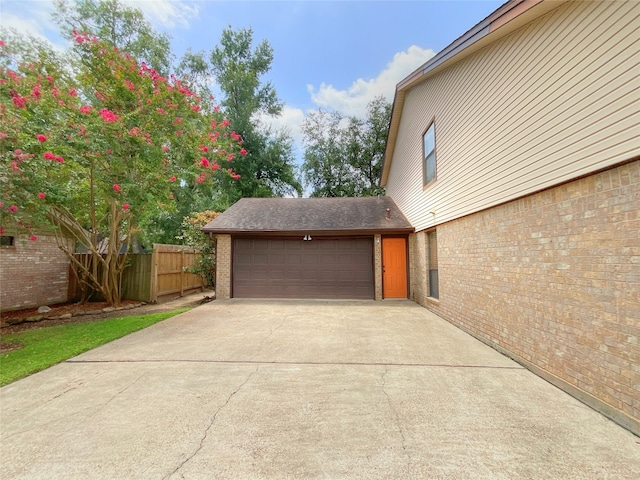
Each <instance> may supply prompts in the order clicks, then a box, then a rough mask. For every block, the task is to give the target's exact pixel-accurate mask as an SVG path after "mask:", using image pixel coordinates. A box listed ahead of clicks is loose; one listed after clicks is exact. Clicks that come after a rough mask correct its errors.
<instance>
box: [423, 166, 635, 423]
mask: <svg viewBox="0 0 640 480" xmlns="http://www.w3.org/2000/svg"><path fill="white" fill-rule="evenodd" d="M425 238H426V230H423V231H421V232H418V233H416V234H414V235H412V236H411V238H410V249H411V251H410V255H411V258H412V270H411V298H412V299H414V300H415V301H416V302H418V303H420V304H422V305H424V306H426V307H427V308H428V309H429V310H432V311H433V312H435V313H437V314H438V315H440V316H442V317H443V318H445V319H447V320H448V321H450V322H451V323H453V324H455V325H457V326H459V327H461V328H463V329H464V330H466V331H468V332H469V333H472V334H473V335H474V336H476V337H477V338H479V339H481V340H482V341H484V342H486V343H488V344H490V345H492V346H494V347H496V348H497V349H498V350H501V351H503V352H504V353H507V354H508V355H510V356H512V357H513V358H515V359H516V360H518V361H520V362H521V363H523V364H525V365H527V366H529V367H530V368H531V369H532V370H533V371H535V372H536V373H538V374H540V375H541V376H542V377H543V378H546V379H547V380H549V381H551V382H552V383H555V384H556V385H558V386H560V387H561V388H563V389H565V390H566V391H568V392H569V393H571V394H573V395H574V396H576V397H577V398H579V399H581V400H583V401H585V403H588V404H590V405H591V406H593V407H594V408H596V409H598V410H600V411H602V412H603V413H604V414H606V415H607V416H609V417H610V418H613V419H614V420H616V421H618V422H619V423H620V424H622V425H624V426H626V427H627V428H629V429H631V430H632V431H634V432H635V433H636V434H639V433H640V423H639V422H640V343H639V339H640V161H634V162H631V163H627V164H624V165H622V166H619V167H616V168H613V169H609V170H606V171H603V172H601V173H598V174H594V175H591V176H588V177H585V178H582V179H580V180H576V181H573V182H570V183H566V184H564V185H561V186H558V187H555V188H551V189H548V190H545V191H543V192H539V193H536V194H534V195H530V196H526V197H523V198H521V199H518V200H515V201H512V202H509V203H506V204H503V205H500V206H497V207H494V208H491V209H488V210H484V211H482V212H479V213H476V214H473V215H469V216H466V217H464V218H461V219H458V220H454V221H451V222H447V223H444V224H442V225H439V226H438V227H437V238H438V256H439V290H440V295H439V299H438V300H437V301H436V300H432V299H429V298H428V297H427V292H428V288H427V278H428V276H427V272H426V268H427V262H426V245H425Z"/></svg>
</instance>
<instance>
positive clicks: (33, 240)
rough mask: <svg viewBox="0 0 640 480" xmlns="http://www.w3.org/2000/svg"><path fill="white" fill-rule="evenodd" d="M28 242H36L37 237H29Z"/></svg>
mask: <svg viewBox="0 0 640 480" xmlns="http://www.w3.org/2000/svg"><path fill="white" fill-rule="evenodd" d="M29 240H31V241H32V242H35V241H36V240H38V237H36V236H35V235H31V236H30V237H29Z"/></svg>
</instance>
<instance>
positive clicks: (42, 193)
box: [38, 192, 47, 200]
mask: <svg viewBox="0 0 640 480" xmlns="http://www.w3.org/2000/svg"><path fill="white" fill-rule="evenodd" d="M38 198H39V199H41V200H44V199H45V198H47V194H46V193H44V192H39V193H38Z"/></svg>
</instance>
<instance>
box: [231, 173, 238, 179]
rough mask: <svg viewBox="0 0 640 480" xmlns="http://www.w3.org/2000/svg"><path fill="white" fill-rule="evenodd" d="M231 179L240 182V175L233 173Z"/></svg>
mask: <svg viewBox="0 0 640 480" xmlns="http://www.w3.org/2000/svg"><path fill="white" fill-rule="evenodd" d="M231 178H233V179H234V180H238V179H239V178H240V175H238V174H237V173H232V174H231Z"/></svg>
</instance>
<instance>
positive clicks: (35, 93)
mask: <svg viewBox="0 0 640 480" xmlns="http://www.w3.org/2000/svg"><path fill="white" fill-rule="evenodd" d="M31 95H33V96H34V97H35V98H40V95H42V93H41V92H40V84H39V83H38V84H37V85H36V86H35V87H33V89H32V90H31Z"/></svg>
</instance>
